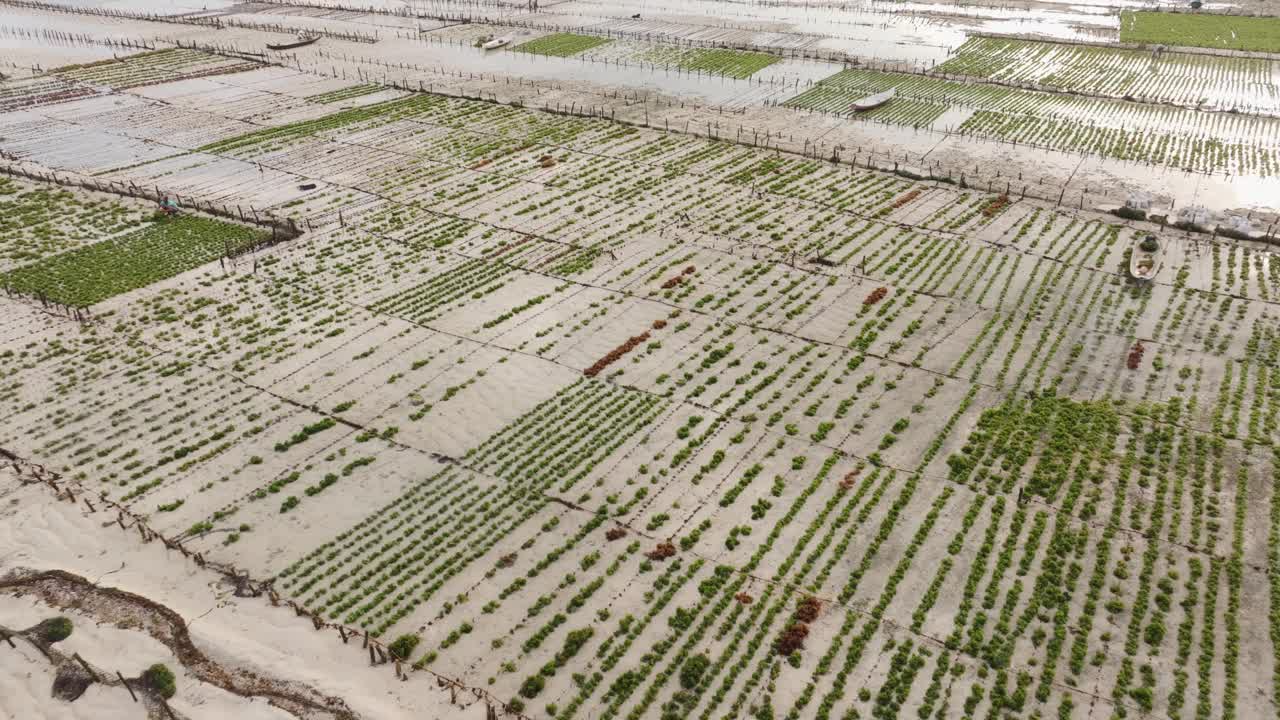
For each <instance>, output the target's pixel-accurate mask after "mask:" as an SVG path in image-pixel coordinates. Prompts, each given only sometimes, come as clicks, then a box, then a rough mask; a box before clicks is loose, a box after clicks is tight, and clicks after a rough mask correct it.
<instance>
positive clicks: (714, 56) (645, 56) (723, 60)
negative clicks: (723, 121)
mask: <svg viewBox="0 0 1280 720" xmlns="http://www.w3.org/2000/svg"><path fill="white" fill-rule="evenodd" d="M640 58H641V59H642V60H644V61H645V62H651V63H654V64H658V63H663V64H667V65H671V66H674V67H678V68H680V69H681V70H693V71H701V72H706V73H713V74H716V75H727V76H728V77H734V78H749V77H751V76H752V75H754V74H755V73H756V72H758V71H760V70H763V69H764V68H767V67H769V66H770V65H772V64H774V63H776V62H778V61H779V60H781V59H782V58H781V57H779V56H777V55H770V54H769V53H762V52H747V51H744V50H719V49H716V50H708V49H693V50H682V49H679V48H672V47H659V48H654V49H652V50H647V51H645V52H644V53H642V54H641V56H640Z"/></svg>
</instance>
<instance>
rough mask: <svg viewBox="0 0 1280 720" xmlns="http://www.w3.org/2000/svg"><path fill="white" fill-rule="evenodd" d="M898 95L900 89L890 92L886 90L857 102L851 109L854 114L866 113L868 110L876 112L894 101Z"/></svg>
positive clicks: (891, 89)
mask: <svg viewBox="0 0 1280 720" xmlns="http://www.w3.org/2000/svg"><path fill="white" fill-rule="evenodd" d="M897 94H898V88H889V89H888V90H885V91H884V92H882V93H876V94H875V95H868V96H867V97H864V98H862V99H861V100H857V101H855V102H854V103H853V104H852V105H850V106H849V109H850V110H852V111H853V112H866V111H868V110H874V109H876V108H878V107H880V106H881V105H884V104H885V103H887V102H889V101H890V100H892V99H893V98H894V97H895V96H897Z"/></svg>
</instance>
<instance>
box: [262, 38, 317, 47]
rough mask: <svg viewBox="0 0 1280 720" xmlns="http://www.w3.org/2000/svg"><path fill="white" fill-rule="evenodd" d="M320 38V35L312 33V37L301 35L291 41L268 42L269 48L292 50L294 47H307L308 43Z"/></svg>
mask: <svg viewBox="0 0 1280 720" xmlns="http://www.w3.org/2000/svg"><path fill="white" fill-rule="evenodd" d="M319 39H320V36H319V35H312V36H310V37H299V38H298V39H297V40H295V41H293V42H290V43H275V44H272V43H267V49H268V50H292V49H294V48H300V47H306V46H307V45H310V44H311V43H313V42H315V41H317V40H319Z"/></svg>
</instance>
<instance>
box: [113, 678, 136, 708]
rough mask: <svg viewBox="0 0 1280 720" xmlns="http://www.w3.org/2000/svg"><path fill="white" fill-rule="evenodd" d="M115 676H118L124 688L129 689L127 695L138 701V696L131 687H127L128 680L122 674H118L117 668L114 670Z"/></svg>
mask: <svg viewBox="0 0 1280 720" xmlns="http://www.w3.org/2000/svg"><path fill="white" fill-rule="evenodd" d="M116 677H118V678H120V682H121V684H123V685H124V689H125V690H128V691H129V696H130V697H132V698H133V701H134V702H138V696H137V695H135V694H134V692H133V688H131V687H129V681H128V680H125V679H124V676H123V675H121V674H120V671H119V670H117V671H116Z"/></svg>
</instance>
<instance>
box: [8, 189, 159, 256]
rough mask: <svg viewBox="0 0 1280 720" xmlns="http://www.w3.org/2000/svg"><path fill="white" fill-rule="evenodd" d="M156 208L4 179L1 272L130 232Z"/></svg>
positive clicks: (105, 196) (102, 196) (104, 196)
mask: <svg viewBox="0 0 1280 720" xmlns="http://www.w3.org/2000/svg"><path fill="white" fill-rule="evenodd" d="M151 211H152V210H151V208H145V207H144V206H142V205H141V204H140V203H139V204H136V205H130V204H126V203H123V202H120V201H118V200H116V199H115V198H114V197H110V196H107V195H101V196H97V197H86V196H85V195H84V194H83V193H78V192H72V191H70V190H64V189H61V188H55V187H49V186H46V185H42V184H36V183H29V182H25V181H23V180H17V179H11V178H0V272H3V271H8V270H12V269H13V268H14V267H16V266H18V265H25V264H28V263H32V262H35V261H38V260H42V259H44V258H46V257H49V256H51V255H56V254H58V253H60V252H64V251H67V250H72V249H74V248H77V247H80V246H82V245H85V244H88V243H92V242H96V241H98V240H101V239H104V238H107V237H110V236H112V235H117V234H120V233H123V232H125V231H128V230H130V229H132V228H134V227H136V226H137V225H139V224H140V223H142V222H143V221H144V220H145V219H147V218H148V217H149V215H150V214H151Z"/></svg>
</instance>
